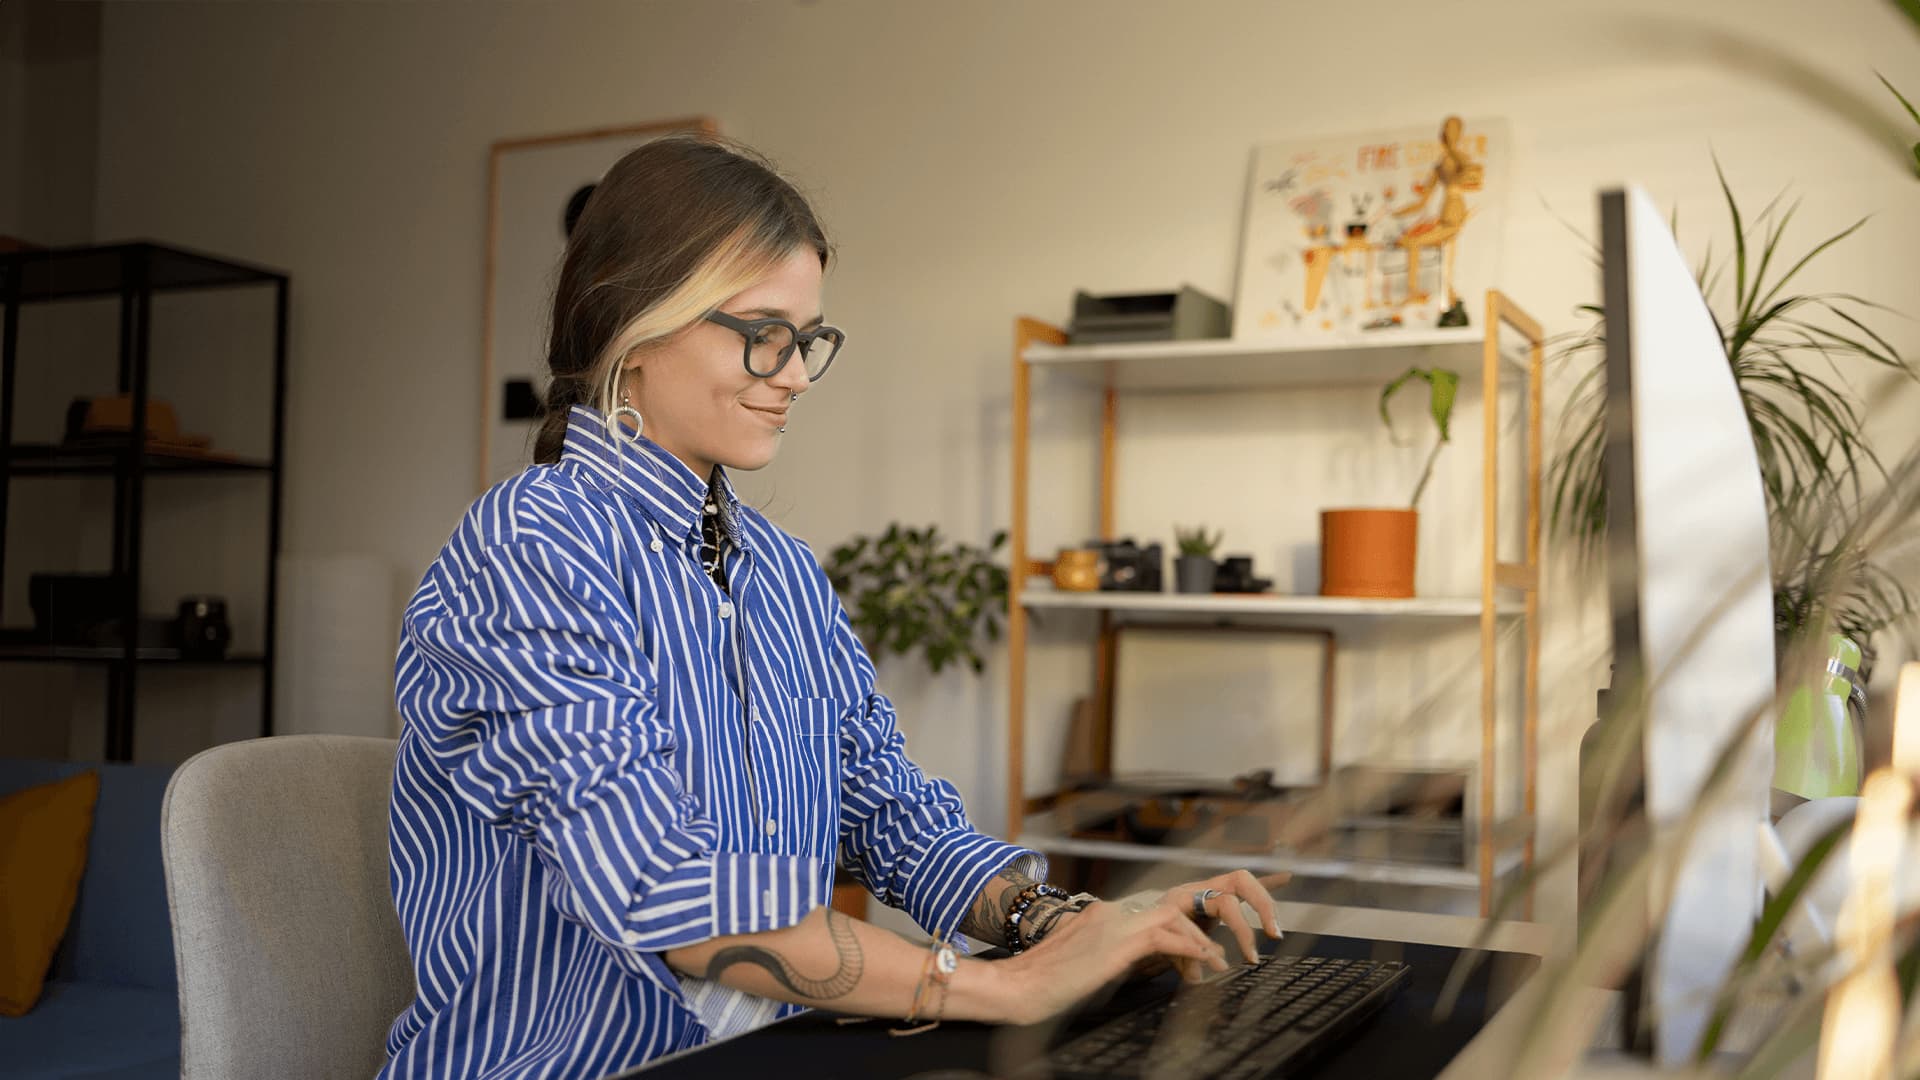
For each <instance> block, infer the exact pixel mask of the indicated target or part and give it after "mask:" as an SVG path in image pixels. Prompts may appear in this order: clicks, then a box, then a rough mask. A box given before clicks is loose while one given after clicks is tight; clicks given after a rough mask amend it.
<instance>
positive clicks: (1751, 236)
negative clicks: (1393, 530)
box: [1548, 162, 1914, 649]
mask: <svg viewBox="0 0 1920 1080" xmlns="http://www.w3.org/2000/svg"><path fill="white" fill-rule="evenodd" d="M1714 171H1715V173H1716V174H1717V175H1719V177H1720V191H1721V194H1722V196H1723V197H1724V199H1725V201H1726V207H1727V216H1728V218H1729V219H1730V222H1731V224H1732V230H1733V256H1732V259H1731V262H1730V263H1728V262H1718V263H1717V262H1716V261H1715V260H1714V257H1713V254H1712V252H1711V250H1709V251H1708V253H1707V255H1706V257H1705V258H1703V259H1702V260H1701V263H1700V265H1699V267H1698V268H1697V269H1696V271H1695V278H1696V280H1697V281H1698V283H1699V285H1700V291H1701V294H1702V295H1704V296H1707V297H1709V298H1710V300H1711V298H1713V297H1714V296H1716V294H1719V289H1718V286H1720V285H1722V284H1725V285H1727V286H1729V287H1730V290H1731V294H1732V295H1731V298H1730V304H1727V305H1725V306H1724V307H1716V308H1715V310H1714V312H1713V315H1714V322H1715V324H1716V326H1717V327H1718V329H1719V331H1720V341H1721V346H1722V347H1723V348H1724V349H1725V351H1726V356H1727V365H1728V367H1729V368H1731V369H1732V372H1733V378H1734V382H1735V384H1736V385H1737V386H1738V387H1739V391H1740V400H1741V404H1742V405H1743V406H1744V408H1745V409H1746V414H1747V423H1748V426H1749V429H1750V430H1751V431H1752V434H1753V444H1754V449H1755V451H1756V452H1757V454H1758V456H1759V460H1760V479H1761V484H1762V486H1763V487H1764V488H1765V491H1766V498H1767V512H1768V519H1769V521H1770V522H1771V524H1772V528H1773V534H1774V536H1773V540H1774V551H1773V566H1774V583H1773V586H1774V612H1775V629H1776V633H1777V634H1778V636H1779V637H1780V639H1781V641H1782V644H1783V647H1784V645H1785V644H1786V643H1788V642H1791V641H1793V640H1795V639H1797V638H1801V637H1805V636H1807V635H1808V634H1818V633H1820V632H1821V631H1822V630H1823V628H1832V629H1835V630H1838V631H1840V632H1842V633H1845V634H1847V635H1848V636H1849V637H1852V638H1853V639H1854V640H1855V641H1856V642H1858V643H1859V644H1860V645H1861V647H1862V648H1863V649H1864V648H1868V647H1869V639H1870V637H1871V636H1872V635H1873V634H1874V633H1875V632H1876V631H1878V630H1880V629H1881V628H1883V627H1885V626H1886V625H1887V624H1888V623H1890V622H1892V621H1894V620H1896V619H1898V618H1901V617H1902V616H1904V615H1906V614H1907V613H1908V612H1910V611H1911V610H1912V609H1913V599H1912V597H1911V596H1910V595H1909V594H1908V593H1907V590H1906V589H1905V587H1904V586H1902V585H1901V584H1900V582H1899V581H1898V580H1896V579H1895V578H1894V577H1893V576H1892V575H1891V574H1889V573H1887V572H1886V571H1885V570H1884V569H1883V568H1882V567H1880V566H1879V565H1877V564H1876V563H1874V562H1873V561H1872V560H1869V559H1863V558H1860V557H1858V553H1857V552H1856V551H1854V550H1851V549H1850V548H1848V547H1847V546H1846V545H1844V544H1842V543H1840V542H1839V538H1840V537H1841V536H1842V535H1843V534H1844V533H1846V531H1847V530H1848V527H1849V524H1850V522H1851V520H1852V518H1853V508H1855V507H1857V506H1858V505H1859V504H1860V499H1861V493H1862V491H1863V485H1864V484H1865V482H1866V481H1867V480H1869V479H1870V478H1880V479H1884V477H1885V469H1884V468H1883V467H1882V466H1881V463H1880V460H1879V459H1878V457H1876V456H1875V454H1874V452H1873V448H1872V447H1870V446H1869V445H1867V443H1866V441H1865V439H1864V438H1862V436H1861V427H1862V423H1861V416H1860V411H1859V403H1858V400H1857V398H1856V397H1855V395H1854V394H1853V392H1852V391H1851V389H1849V388H1848V387H1847V386H1846V385H1845V384H1844V382H1843V381H1842V379H1841V377H1840V375H1839V366H1840V364H1841V363H1842V362H1858V361H1866V362H1868V363H1869V364H1870V365H1872V366H1874V367H1879V368H1882V369H1886V370H1892V371H1898V372H1902V373H1904V374H1907V375H1909V376H1912V375H1914V370H1913V368H1912V367H1911V366H1910V365H1909V364H1908V363H1907V362H1906V361H1905V360H1904V359H1902V358H1901V356H1900V355H1899V353H1898V352H1897V351H1896V350H1895V349H1894V348H1893V346H1892V345H1890V344H1888V343H1887V341H1886V339H1885V338H1883V337H1881V336H1880V335H1879V334H1878V333H1876V332H1875V331H1874V330H1873V329H1872V328H1871V327H1869V326H1868V325H1867V322H1866V320H1867V319H1868V318H1869V317H1870V316H1871V314H1872V313H1873V312H1874V311H1878V310H1884V309H1881V308H1880V307H1879V305H1876V304H1873V303H1870V302H1868V301H1866V300H1863V299H1861V298H1860V297H1858V296H1854V295H1852V294H1849V293H1790V292H1788V291H1787V287H1788V286H1789V285H1790V284H1791V283H1792V282H1793V281H1794V279H1795V278H1796V277H1797V276H1798V275H1799V274H1800V272H1801V271H1802V270H1804V269H1805V268H1806V266H1807V264H1808V263H1810V262H1812V261H1813V260H1814V259H1815V258H1817V257H1819V256H1820V255H1821V254H1823V253H1825V252H1826V251H1828V250H1829V249H1830V248H1833V247H1834V246H1836V245H1838V244H1840V243H1841V242H1842V241H1844V240H1846V239H1847V238H1849V237H1851V236H1852V235H1853V234H1854V233H1856V232H1858V231H1859V230H1860V229H1861V228H1862V227H1864V226H1865V225H1866V219H1865V218H1862V219H1861V220H1859V221H1856V222H1854V223H1853V224H1852V225H1850V226H1848V227H1847V228H1845V229H1842V230H1841V231H1839V232H1837V233H1834V234H1833V235H1831V236H1828V237H1827V238H1825V239H1824V240H1822V241H1820V242H1819V243H1818V244H1815V245H1814V246H1813V247H1812V248H1810V249H1809V250H1807V252H1806V253H1805V254H1803V255H1801V256H1800V257H1799V258H1798V259H1795V260H1793V261H1792V262H1791V263H1788V261H1787V256H1786V255H1785V254H1784V253H1783V251H1782V240H1783V239H1784V237H1785V235H1786V231H1787V226H1788V224H1789V223H1790V222H1791V221H1792V219H1793V213H1794V210H1795V209H1796V207H1797V206H1798V203H1787V204H1784V205H1783V204H1782V202H1781V200H1780V199H1779V198H1775V199H1774V200H1773V201H1772V202H1770V203H1768V204H1767V206H1766V207H1764V208H1763V209H1762V210H1761V212H1760V213H1759V214H1758V215H1756V216H1754V217H1753V218H1751V219H1748V218H1747V217H1745V216H1743V215H1742V213H1741V210H1740V205H1739V202H1738V201H1737V200H1736V199H1735V198H1734V196H1733V191H1732V189H1731V188H1730V187H1729V186H1728V184H1727V180H1726V176H1725V174H1724V173H1723V172H1721V171H1720V167H1719V163H1718V162H1715V164H1714ZM1729 273H1730V275H1731V276H1730V278H1728V275H1729ZM1580 310H1581V311H1583V312H1585V313H1586V314H1587V315H1588V316H1589V317H1590V318H1591V320H1592V321H1591V323H1590V325H1589V326H1588V328H1587V329H1586V330H1585V331H1583V332H1581V333H1579V334H1576V335H1574V336H1573V338H1572V339H1571V341H1570V342H1568V343H1567V344H1566V346H1565V347H1564V348H1563V349H1561V350H1560V351H1559V353H1558V356H1559V358H1561V359H1582V358H1583V359H1585V361H1586V362H1587V364H1588V365H1589V366H1588V369H1587V370H1586V371H1585V372H1584V373H1583V374H1582V375H1581V376H1580V378H1579V379H1578V381H1577V382H1576V383H1575V385H1574V387H1573V389H1572V390H1571V392H1570V393H1569V395H1568V403H1567V409H1566V417H1567V420H1566V423H1565V425H1564V430H1566V431H1567V432H1569V433H1570V434H1569V436H1568V440H1567V442H1566V444H1565V448H1564V451H1563V453H1562V454H1561V455H1560V456H1559V457H1558V458H1557V459H1556V460H1555V461H1554V463H1553V465H1552V466H1551V469H1550V473H1549V480H1548V485H1549V488H1550V490H1551V496H1550V499H1549V515H1550V518H1551V519H1552V521H1553V522H1554V523H1555V525H1556V526H1557V527H1558V528H1559V529H1560V530H1561V531H1562V532H1564V533H1565V534H1567V535H1568V536H1570V537H1572V538H1573V539H1574V540H1576V541H1577V542H1578V543H1579V544H1580V546H1581V547H1582V548H1583V549H1585V550H1586V551H1587V552H1589V553H1591V552H1593V551H1596V550H1597V549H1598V545H1599V543H1600V541H1601V540H1602V539H1603V538H1604V537H1605V535H1606V523H1607V504H1606V480H1605V474H1604V468H1605V456H1606V455H1605V451H1606V409H1605V405H1606V400H1605V397H1606V386H1605V378H1604V376H1605V372H1604V369H1603V366H1602V364H1601V362H1600V359H1599V357H1600V354H1601V353H1602V352H1603V351H1604V348H1605V345H1606V327H1605V324H1604V321H1603V316H1604V312H1603V311H1602V310H1601V309H1600V308H1599V307H1597V306H1594V305H1585V306H1583V307H1582V308H1581V309H1580Z"/></svg>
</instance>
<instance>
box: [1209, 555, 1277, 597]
mask: <svg viewBox="0 0 1920 1080" xmlns="http://www.w3.org/2000/svg"><path fill="white" fill-rule="evenodd" d="M1271 588H1273V579H1272V578H1263V577H1254V576H1253V556H1251V555H1229V556H1227V557H1226V558H1224V559H1221V560H1220V562H1219V564H1218V565H1217V566H1216V567H1215V569H1214V574H1213V591H1214V592H1217V593H1263V592H1266V591H1267V590H1269V589H1271Z"/></svg>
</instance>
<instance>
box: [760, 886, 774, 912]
mask: <svg viewBox="0 0 1920 1080" xmlns="http://www.w3.org/2000/svg"><path fill="white" fill-rule="evenodd" d="M760 910H761V911H762V912H768V911H772V910H773V890H772V889H768V890H767V891H766V892H763V893H761V894H760Z"/></svg>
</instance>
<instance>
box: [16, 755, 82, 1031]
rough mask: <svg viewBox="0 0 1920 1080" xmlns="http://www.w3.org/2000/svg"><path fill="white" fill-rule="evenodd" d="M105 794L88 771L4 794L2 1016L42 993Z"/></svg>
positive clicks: (22, 1008)
mask: <svg viewBox="0 0 1920 1080" xmlns="http://www.w3.org/2000/svg"><path fill="white" fill-rule="evenodd" d="M99 794H100V774H99V773H97V772H92V771H89V772H83V773H78V774H75V775H73V776H69V777H67V778H66V779H64V780H56V781H54V782H53V783H51V784H42V785H40V786H39V787H30V788H27V789H26V790H24V791H16V792H13V793H12V794H10V795H6V796H0V1016H21V1015H23V1014H25V1013H26V1011H27V1010H28V1009H31V1008H33V1003H34V1002H36V1001H38V1000H40V987H41V984H42V983H44V982H45V981H46V978H47V968H49V967H51V966H52V964H53V951H54V950H55V949H56V948H58V947H59V945H60V938H61V937H62V936H63V935H65V934H66V932H67V919H68V917H69V916H71V915H72V914H73V901H74V899H75V897H77V896H79V895H80V875H81V874H82V873H84V872H85V871H86V868H87V835H88V834H89V833H91V832H92V831H93V803H94V799H95V798H97V797H98V796H99Z"/></svg>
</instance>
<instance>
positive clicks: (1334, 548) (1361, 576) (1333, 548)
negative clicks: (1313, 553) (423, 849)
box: [1320, 510, 1420, 599]
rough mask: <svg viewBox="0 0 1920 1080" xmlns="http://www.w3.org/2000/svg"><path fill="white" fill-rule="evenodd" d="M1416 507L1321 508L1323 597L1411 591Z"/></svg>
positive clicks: (1396, 595) (1397, 595)
mask: <svg viewBox="0 0 1920 1080" xmlns="http://www.w3.org/2000/svg"><path fill="white" fill-rule="evenodd" d="M1419 532H1420V512H1419V511H1417V510H1322V511H1321V512H1320V595H1321V596H1371V597H1393V598H1401V599H1404V598H1407V597H1411V596H1412V595H1413V569H1414V562H1415V543H1416V540H1417V537H1418V536H1419Z"/></svg>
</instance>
